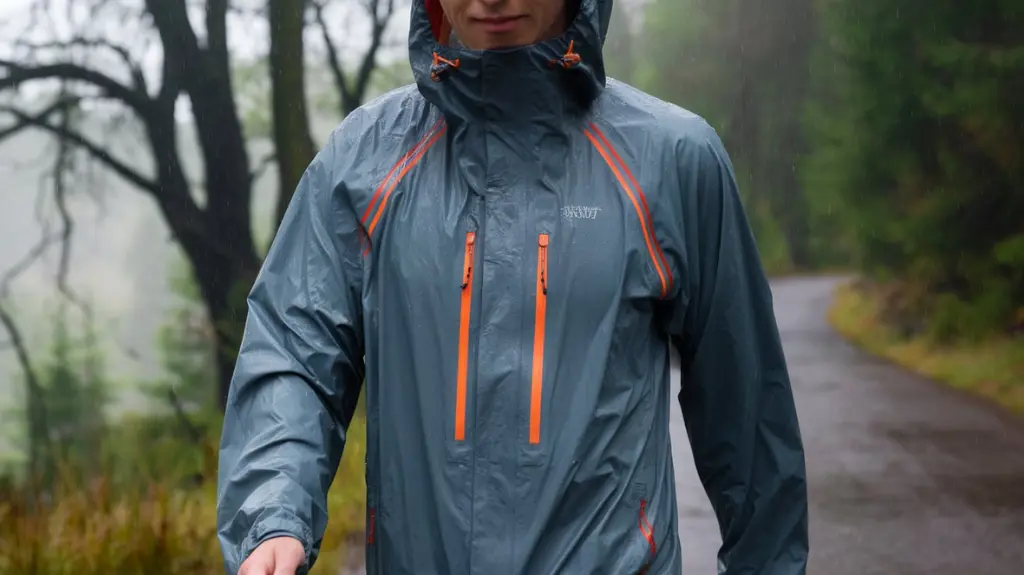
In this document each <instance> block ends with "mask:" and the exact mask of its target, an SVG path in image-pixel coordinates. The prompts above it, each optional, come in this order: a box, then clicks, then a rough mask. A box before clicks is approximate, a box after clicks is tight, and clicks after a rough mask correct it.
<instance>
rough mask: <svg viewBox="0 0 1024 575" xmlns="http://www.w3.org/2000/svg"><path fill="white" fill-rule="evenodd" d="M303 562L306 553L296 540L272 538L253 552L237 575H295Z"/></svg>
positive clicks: (291, 538) (284, 537) (283, 537)
mask: <svg viewBox="0 0 1024 575" xmlns="http://www.w3.org/2000/svg"><path fill="white" fill-rule="evenodd" d="M305 561H306V552H305V550H304V549H303V548H302V543H300V542H299V540H298V539H295V538H294V537H286V536H282V537H272V538H270V539H267V540H266V541H264V542H263V543H260V544H259V546H258V547H256V549H254V550H253V552H252V554H250V555H249V557H248V558H246V560H245V561H244V562H243V563H242V567H241V568H240V569H239V570H238V575H295V574H296V573H297V572H298V569H299V567H300V566H301V565H302V564H303V563H305Z"/></svg>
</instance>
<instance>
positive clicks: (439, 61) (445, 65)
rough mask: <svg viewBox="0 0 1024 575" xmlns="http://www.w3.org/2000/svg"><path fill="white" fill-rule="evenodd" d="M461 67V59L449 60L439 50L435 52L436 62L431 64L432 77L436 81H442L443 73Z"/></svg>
mask: <svg viewBox="0 0 1024 575" xmlns="http://www.w3.org/2000/svg"><path fill="white" fill-rule="evenodd" d="M458 67H459V59H458V58H456V59H455V60H449V59H447V58H442V57H441V56H440V55H439V54H438V53H437V52H434V63H433V65H431V66H430V79H431V80H433V81H435V82H440V81H441V74H443V73H445V72H447V71H448V70H450V69H452V68H458Z"/></svg>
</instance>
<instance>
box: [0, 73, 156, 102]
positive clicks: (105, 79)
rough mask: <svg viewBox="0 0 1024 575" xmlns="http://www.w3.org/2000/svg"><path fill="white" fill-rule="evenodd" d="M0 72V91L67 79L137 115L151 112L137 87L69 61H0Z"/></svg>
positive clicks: (146, 99)
mask: <svg viewBox="0 0 1024 575" xmlns="http://www.w3.org/2000/svg"><path fill="white" fill-rule="evenodd" d="M0 71H5V72H6V76H4V77H0V90H5V89H8V88H17V87H18V86H21V85H22V84H25V83H27V82H30V81H33V80H69V81H77V82H84V83H86V84H91V85H93V86H95V87H96V88H99V89H100V90H101V91H102V92H103V93H104V94H105V95H107V96H109V97H111V98H115V99H117V100H120V101H122V102H124V103H125V105H127V106H129V107H131V108H132V109H134V110H135V111H136V112H138V113H139V115H140V116H146V115H148V114H149V111H150V104H151V102H152V100H150V98H149V96H148V95H147V94H146V92H145V91H143V90H141V89H138V88H131V87H129V86H125V85H124V84H122V83H121V82H118V81H117V80H115V79H113V78H111V77H110V76H108V75H106V74H104V73H102V72H99V71H97V70H92V69H89V68H86V67H84V66H79V65H78V64H72V63H70V62H57V63H52V64H41V65H38V66H25V65H22V64H19V63H17V62H13V61H11V60H3V59H0Z"/></svg>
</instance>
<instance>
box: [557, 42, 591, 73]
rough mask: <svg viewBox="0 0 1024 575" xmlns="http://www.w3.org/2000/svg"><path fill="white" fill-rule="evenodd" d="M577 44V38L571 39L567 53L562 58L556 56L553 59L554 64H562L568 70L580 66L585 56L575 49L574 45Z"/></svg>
mask: <svg viewBox="0 0 1024 575" xmlns="http://www.w3.org/2000/svg"><path fill="white" fill-rule="evenodd" d="M575 44H576V41H575V40H569V48H568V49H566V51H565V54H563V55H562V57H561V58H556V59H554V60H552V61H551V65H552V66H561V67H563V68H565V69H566V70H568V69H569V68H572V67H573V66H578V65H579V64H580V62H582V61H583V58H582V57H581V56H580V55H579V54H577V53H576V52H574V51H573V46H574V45H575Z"/></svg>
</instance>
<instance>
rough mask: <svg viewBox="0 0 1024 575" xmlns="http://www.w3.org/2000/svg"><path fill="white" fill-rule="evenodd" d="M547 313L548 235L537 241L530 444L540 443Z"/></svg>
mask: <svg viewBox="0 0 1024 575" xmlns="http://www.w3.org/2000/svg"><path fill="white" fill-rule="evenodd" d="M547 311H548V235H547V234H541V235H540V237H539V238H538V239H537V307H536V310H535V315H534V320H533V375H532V377H531V383H530V443H533V444H537V443H540V414H541V400H542V398H543V396H544V322H545V320H546V319H547Z"/></svg>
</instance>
